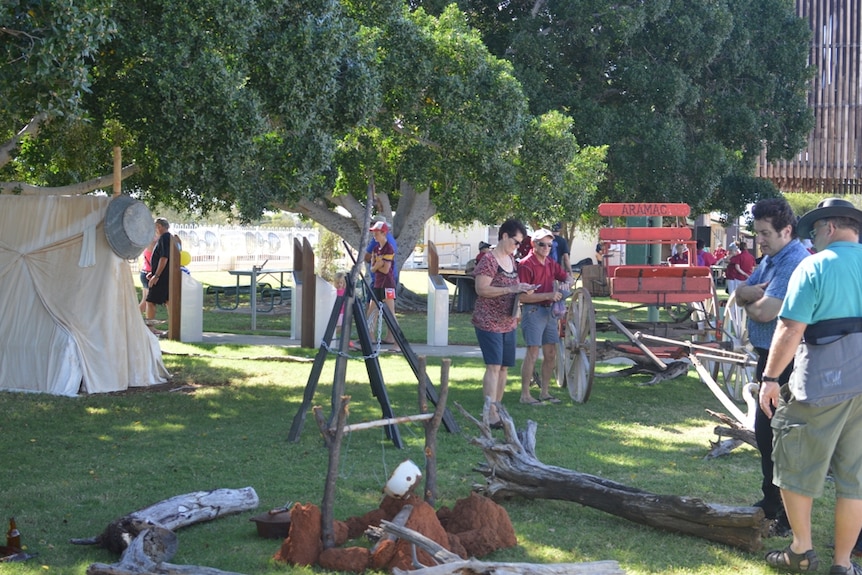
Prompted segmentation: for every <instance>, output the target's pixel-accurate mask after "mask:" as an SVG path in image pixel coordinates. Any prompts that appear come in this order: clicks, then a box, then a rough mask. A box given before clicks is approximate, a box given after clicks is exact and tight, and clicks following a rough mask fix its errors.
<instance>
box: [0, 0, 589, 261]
mask: <svg viewBox="0 0 862 575" xmlns="http://www.w3.org/2000/svg"><path fill="white" fill-rule="evenodd" d="M2 10H3V12H2V14H3V17H4V21H8V22H12V23H14V26H9V27H6V28H3V29H2V31H0V34H1V35H3V37H4V40H9V41H7V42H4V44H3V49H4V50H5V51H6V52H5V53H4V55H5V59H4V61H3V63H2V66H3V69H2V71H3V74H2V80H0V97H2V98H3V102H4V105H3V107H2V109H0V118H2V120H3V124H2V128H0V129H3V130H4V136H5V138H6V143H5V144H4V145H3V147H2V148H0V180H6V183H0V188H2V190H0V191H2V192H3V193H40V192H43V191H45V189H48V191H54V192H56V191H57V190H60V191H62V192H65V193H69V192H75V191H78V192H80V191H91V190H94V189H97V188H104V187H107V184H108V183H109V182H110V179H109V178H105V175H106V174H110V172H111V169H112V157H111V155H110V148H111V147H112V146H120V147H121V148H122V151H123V158H124V161H125V162H126V163H127V166H126V168H125V169H124V177H125V180H124V188H125V189H126V190H127V191H133V192H136V193H138V194H140V195H141V197H143V198H144V199H145V200H147V201H148V202H149V203H151V204H154V205H155V204H158V203H161V204H164V205H165V206H170V207H175V208H177V209H184V210H187V211H190V212H192V213H201V214H205V213H207V212H209V211H212V210H221V211H229V210H230V209H231V208H232V207H234V206H236V207H238V209H239V212H240V214H241V216H242V217H243V218H245V219H251V220H254V219H257V217H258V216H259V215H260V214H261V213H262V212H263V210H264V209H266V208H270V207H280V208H283V209H288V210H292V211H300V212H301V213H303V214H305V215H307V216H309V217H311V218H313V219H315V220H316V221H318V222H320V223H322V224H323V225H324V226H326V227H328V228H329V229H332V230H334V231H336V232H337V233H339V234H341V235H342V236H344V237H346V238H347V239H348V240H349V241H350V242H351V243H352V244H353V245H358V244H359V237H360V235H361V233H362V232H363V231H364V230H363V227H364V226H363V224H362V222H361V221H360V220H361V216H362V214H363V213H364V205H363V202H364V201H365V198H366V190H367V189H368V187H369V185H371V184H373V185H374V188H375V190H376V192H377V193H376V198H377V202H378V205H377V209H378V210H379V211H381V212H383V213H384V214H386V215H388V216H389V217H392V216H393V214H395V218H394V227H395V232H396V235H398V236H401V235H402V234H403V236H404V237H403V240H404V241H402V242H400V243H401V245H402V246H404V247H405V248H407V249H405V250H403V253H402V254H400V255H401V259H402V260H403V257H406V255H407V253H409V249H410V248H411V247H412V245H413V244H414V243H415V241H416V240H417V239H418V238H419V237H420V235H421V230H422V227H423V226H424V223H425V221H426V220H427V219H428V218H429V217H431V216H432V215H435V214H436V215H438V217H440V218H441V219H442V220H443V221H446V222H449V223H454V224H458V223H467V222H472V221H474V220H476V219H478V220H480V221H483V222H487V223H491V222H497V221H499V220H500V219H502V218H504V217H508V216H510V215H519V216H521V217H525V218H526V219H531V218H537V217H544V215H545V214H544V213H538V212H536V210H538V209H539V206H537V205H536V203H535V201H534V199H530V200H528V199H527V198H530V197H532V196H531V195H530V194H527V193H524V192H522V191H521V190H520V189H519V187H520V186H524V185H533V186H535V182H534V181H533V180H538V179H540V176H541V175H540V174H535V173H531V174H526V173H524V170H531V171H532V170H543V171H545V172H546V174H545V177H547V178H548V181H547V182H545V184H544V188H543V189H544V190H546V191H547V190H552V191H553V192H554V193H555V194H556V196H555V198H560V199H561V200H560V201H562V199H566V200H570V199H573V198H577V199H578V200H580V198H581V196H583V195H585V194H590V193H593V192H594V191H595V190H596V185H595V184H596V179H597V178H600V177H602V166H601V164H602V161H603V151H602V150H601V148H598V149H592V148H584V149H583V150H582V149H580V148H579V147H578V146H577V144H576V141H575V140H574V138H573V137H572V135H571V133H570V127H571V121H570V119H566V118H565V117H563V116H561V115H559V114H557V115H556V116H549V117H548V118H543V119H535V120H534V119H532V118H531V117H530V115H529V111H528V107H527V101H526V99H525V96H524V91H523V87H522V85H521V83H520V82H519V81H518V80H517V79H516V78H515V76H514V73H513V70H512V66H511V64H510V63H508V62H506V61H505V60H503V59H499V58H497V57H495V56H493V55H492V54H491V53H489V51H488V49H487V48H486V47H485V45H484V44H483V42H482V41H481V37H480V36H479V34H478V33H477V32H475V31H474V30H473V29H471V28H470V27H469V26H468V25H467V24H466V23H465V19H464V16H463V14H462V13H460V12H459V11H458V10H457V9H456V8H455V7H454V6H453V7H450V8H447V9H445V10H443V11H442V12H440V14H439V15H438V16H430V15H428V14H427V13H426V12H425V11H423V10H421V9H419V10H410V9H409V7H408V6H407V5H405V4H404V3H403V2H402V1H401V0H384V1H382V2H381V1H375V2H368V1H365V0H342V1H338V0H297V1H291V2H286V1H284V0H229V1H226V0H194V1H193V2H179V3H178V2H173V1H171V0H128V1H123V2H108V1H107V0H82V1H76V2H74V3H73V2H71V0H59V1H58V2H54V3H43V2H37V1H36V0H32V1H29V2H28V1H20V2H17V3H16V2H12V3H9V2H7V3H4V5H3V8H2ZM22 86H23V89H22V88H21V87H22ZM549 118H550V119H549ZM542 126H544V127H542ZM562 128H565V129H562ZM525 138H527V139H525ZM546 152H547V153H553V155H552V156H549V157H541V156H540V155H541V154H544V153H546ZM106 180H107V181H106ZM552 181H553V184H554V185H553V186H551V185H549V183H550V182H552ZM552 188H553V189H552ZM579 194H580V195H579ZM512 198H516V200H515V201H513V200H512ZM563 205H565V206H566V207H561V206H563ZM582 205H583V202H581V201H567V202H566V203H565V204H562V203H561V204H560V205H558V206H557V207H556V208H555V209H554V210H553V212H554V215H555V216H557V217H563V216H568V217H569V219H574V218H575V217H577V215H578V210H579V209H580V208H581V206H582ZM338 208H340V210H338ZM541 209H544V210H545V211H546V212H547V208H546V207H542V208H541ZM515 210H530V212H529V213H526V212H524V213H518V212H516V211H515ZM400 239H401V238H400Z"/></svg>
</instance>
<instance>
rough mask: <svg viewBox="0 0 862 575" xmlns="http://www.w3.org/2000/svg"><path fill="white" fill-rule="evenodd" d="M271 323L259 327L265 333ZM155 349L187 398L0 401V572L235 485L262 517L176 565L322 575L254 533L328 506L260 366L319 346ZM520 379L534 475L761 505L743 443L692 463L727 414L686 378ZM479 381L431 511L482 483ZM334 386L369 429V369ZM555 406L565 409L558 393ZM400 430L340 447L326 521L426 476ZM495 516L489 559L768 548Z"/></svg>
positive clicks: (401, 368) (245, 519) (387, 369)
mask: <svg viewBox="0 0 862 575" xmlns="http://www.w3.org/2000/svg"><path fill="white" fill-rule="evenodd" d="M200 275H201V276H202V275H203V274H200ZM199 279H201V278H200V277H199ZM419 279H420V280H421V279H422V276H421V275H420V276H419ZM213 281H217V279H214V280H213ZM596 307H597V309H598V310H599V315H600V318H601V317H602V316H603V315H604V316H606V315H607V313H610V312H613V313H617V314H619V315H621V316H622V317H623V318H624V319H643V316H642V315H641V314H644V313H645V312H643V311H642V310H636V311H629V310H627V309H626V308H627V306H624V305H620V304H617V303H616V302H612V301H610V300H607V299H598V300H596ZM265 315H266V314H260V315H259V316H258V325H259V326H260V325H261V324H262V323H263V322H264V321H265V319H266V318H265V317H264V316H265ZM469 319H470V316H469V314H453V315H452V316H450V342H452V343H467V344H475V338H474V336H473V333H472V328H471V327H470V325H469ZM248 321H249V318H248V316H247V315H246V316H244V317H243V316H241V315H240V314H230V313H217V312H213V311H211V310H205V312H204V322H205V323H204V329H207V330H212V331H217V329H215V328H221V329H225V328H227V329H226V330H227V331H241V330H240V329H234V328H235V327H236V328H239V327H242V325H246V326H247V325H248ZM272 321H273V324H271V325H269V326H268V329H270V330H271V331H272V332H275V333H284V331H285V329H288V328H289V325H288V328H286V327H285V324H284V323H283V322H284V321H285V319H284V318H274V319H273V320H272ZM399 321H400V322H401V323H402V327H403V328H404V330H405V332H406V333H408V340H410V341H414V342H416V341H424V334H425V323H424V316H421V314H405V315H403V316H401V317H399ZM277 322H282V323H277ZM453 333H455V334H458V335H457V338H456V337H451V334H453ZM420 336H421V337H420ZM161 345H162V349H163V351H164V352H165V355H164V361H165V364H166V365H167V367H168V369H169V370H170V371H171V373H172V374H173V377H174V382H175V384H188V388H187V389H185V390H179V391H173V392H168V391H164V390H142V391H132V392H128V393H119V394H104V395H93V396H86V397H79V398H66V397H53V396H45V395H35V394H20V393H0V413H2V414H3V416H2V417H0V437H2V438H3V440H2V442H0V517H8V516H11V515H14V516H15V517H16V518H17V520H18V526H19V528H20V530H21V532H22V541H23V543H24V544H25V545H26V546H27V547H28V550H29V551H30V552H36V553H39V556H38V557H37V558H36V559H34V560H31V561H27V562H23V563H15V564H4V565H3V567H2V568H0V572H2V573H3V575H7V574H8V575H37V574H49V575H50V574H59V575H83V574H84V573H85V571H86V568H87V566H88V565H89V564H91V563H94V562H106V563H112V562H115V561H116V560H117V557H115V556H112V555H111V554H110V553H108V552H107V551H104V550H101V549H97V548H93V547H81V546H73V545H70V544H69V543H68V541H69V539H70V538H79V537H89V536H93V535H96V534H98V533H100V532H101V531H102V530H103V529H104V527H105V526H106V525H107V524H108V523H109V522H111V521H112V520H114V519H116V518H118V517H120V516H122V515H125V514H127V513H129V512H131V511H133V510H135V509H139V508H142V507H145V506H148V505H151V504H153V503H155V502H157V501H160V500H163V499H166V498H168V497H172V496H175V495H178V494H182V493H187V492H192V491H198V490H207V489H215V488H223V487H230V488H241V487H246V486H251V487H253V488H254V489H255V490H256V491H257V493H258V495H259V496H260V500H261V505H260V508H259V509H258V510H257V511H255V512H247V513H242V514H239V515H235V516H229V517H224V518H220V519H218V520H216V521H212V522H209V523H203V524H198V525H194V526H191V527H188V528H185V529H182V530H180V531H179V533H178V537H179V549H178V553H177V555H176V556H175V557H174V559H173V560H172V562H174V563H179V564H189V565H206V566H211V567H215V568H218V569H223V570H227V571H235V572H240V573H246V574H248V575H265V574H267V575H268V574H278V573H290V574H294V573H296V574H310V573H314V572H320V571H319V570H314V569H308V568H295V567H291V566H288V565H283V564H278V563H275V562H274V561H273V560H272V559H271V557H272V555H273V554H274V553H275V552H276V550H277V549H278V546H279V542H278V541H273V540H266V539H261V538H259V537H257V535H256V530H255V526H254V524H253V523H251V522H249V518H250V517H251V516H253V515H255V514H256V513H259V512H260V511H261V510H264V509H269V508H273V507H279V506H281V505H284V504H285V503H286V502H288V501H294V502H303V503H315V504H318V505H319V504H320V502H321V500H322V497H323V489H324V485H323V479H324V477H325V474H326V470H327V457H328V453H327V451H326V449H325V448H324V447H323V446H322V443H321V440H320V437H319V432H318V430H317V429H316V426H315V424H314V419H313V417H312V415H311V414H310V413H309V414H308V416H307V417H306V421H305V425H304V429H303V432H302V434H301V436H300V437H299V441H298V442H296V443H291V442H288V441H287V436H288V432H289V429H290V426H291V423H292V420H293V418H294V416H295V415H296V413H297V410H298V408H299V406H300V403H301V401H302V395H303V392H304V390H305V388H306V385H307V383H308V379H309V374H310V370H311V366H310V364H309V363H302V362H288V361H275V360H273V359H272V358H275V357H279V356H281V357H284V356H287V355H293V356H305V357H308V358H311V357H314V355H315V354H316V350H307V349H306V350H303V349H297V348H284V347H247V346H232V345H231V346H228V345H207V344H183V343H179V342H171V341H162V343H161ZM106 352H109V350H106ZM265 358H266V359H265ZM428 361H429V375H430V377H431V379H432V381H434V382H435V383H436V384H438V385H439V373H440V362H441V360H440V359H439V358H429V360H428ZM334 363H335V362H334V359H332V358H330V359H329V360H328V361H327V363H326V365H325V366H324V369H323V372H322V375H321V377H320V381H319V385H318V387H317V389H316V392H315V395H314V404H315V405H321V406H323V407H324V409H325V411H327V412H328V410H329V405H330V395H331V393H332V382H333V377H334ZM380 365H381V368H382V373H383V375H384V379H385V382H386V386H387V390H388V393H389V397H390V398H391V403H392V406H393V409H394V411H395V413H396V414H399V415H401V414H411V413H415V412H416V403H417V398H416V381H415V378H414V377H413V374H412V372H411V370H410V368H409V366H408V365H407V363H406V362H405V360H404V358H403V357H402V356H387V357H382V358H380ZM598 369H599V371H609V370H612V369H614V368H612V367H610V366H604V365H600V366H598ZM518 371H519V367H518V366H516V368H515V369H513V370H512V371H511V375H510V383H509V388H508V390H507V394H506V397H505V398H504V403H505V404H506V406H507V408H508V409H509V410H510V412H511V414H512V415H513V417H514V419H515V422H516V425H517V426H518V427H523V426H524V424H525V423H526V421H527V420H528V419H532V420H534V421H536V422H537V423H538V432H537V446H536V448H537V456H538V458H539V459H540V460H541V461H542V462H543V463H545V464H548V465H556V466H560V467H563V468H567V469H572V470H576V471H580V472H584V473H590V474H595V475H598V476H601V477H606V478H608V479H611V480H613V481H618V482H621V483H623V484H626V485H630V486H633V487H637V488H640V489H645V490H648V491H652V492H654V493H658V494H670V495H681V496H690V497H699V498H702V499H704V500H706V501H709V502H711V503H719V504H725V505H747V504H750V503H751V502H753V501H755V500H757V499H759V498H760V494H759V485H760V475H759V474H760V464H759V459H758V456H757V454H756V452H755V451H754V450H753V449H751V448H750V447H747V446H744V447H741V448H738V449H737V450H735V451H734V452H733V453H732V454H731V455H729V456H726V457H723V458H720V459H718V460H704V456H705V455H706V453H707V451H708V448H709V441H710V440H712V439H714V438H715V436H714V434H713V428H714V427H715V426H716V421H715V420H713V419H711V418H709V417H708V415H707V414H706V413H705V409H706V408H709V409H713V410H717V411H723V409H722V407H721V405H720V404H719V403H718V401H717V400H716V399H715V398H714V397H713V396H712V395H711V394H710V393H709V391H708V390H707V388H706V387H705V386H704V385H703V384H702V383H700V381H699V380H698V379H697V377H696V376H695V375H694V372H693V371H691V372H690V373H689V375H688V376H687V377H683V378H679V379H676V380H673V381H670V382H664V383H662V384H660V385H657V386H654V387H642V386H638V385H637V383H638V382H642V381H644V379H645V376H644V377H629V378H621V377H611V378H600V379H597V380H596V383H595V386H594V389H593V393H592V395H591V398H590V401H589V402H588V403H587V404H583V405H579V404H572V403H571V402H570V401H569V400H568V399H565V400H564V402H563V403H562V404H561V405H545V406H541V407H533V406H526V405H521V404H519V403H518V402H517V396H518V389H519V385H520V384H519V382H518V381H517V377H516V375H515V374H517V373H518ZM483 372H484V366H483V365H482V363H481V361H479V360H474V359H467V358H459V357H455V358H452V369H451V373H450V382H451V383H450V385H451V390H450V406H453V413H454V414H455V418H456V421H458V423H459V425H461V426H462V429H461V431H460V432H459V433H446V432H445V431H441V434H440V436H439V438H438V506H448V507H450V508H451V507H452V506H453V505H454V503H455V502H456V501H457V500H458V499H460V498H464V497H467V496H468V495H469V493H470V491H471V487H472V486H473V484H475V483H481V482H482V481H483V477H482V476H481V475H480V474H479V473H477V472H475V471H474V470H473V469H474V467H475V466H476V464H477V463H478V462H480V461H482V460H483V459H484V458H483V454H482V452H481V450H480V449H479V448H478V447H475V446H474V445H472V444H471V441H470V440H471V437H473V436H474V434H475V429H473V428H470V427H469V424H468V422H467V421H466V420H465V419H464V418H463V417H461V415H460V414H459V413H458V412H457V411H456V410H454V403H455V402H458V403H460V404H461V405H463V406H464V407H465V408H466V409H467V410H468V411H469V412H470V413H472V414H473V415H475V416H477V417H478V416H479V415H480V413H481V408H482V392H481V379H482V374H483ZM346 390H347V393H348V394H349V395H350V396H351V397H352V399H351V407H350V420H349V421H350V422H351V423H356V422H360V421H366V420H373V419H377V418H378V417H380V407H379V404H378V403H377V400H376V399H375V398H374V397H373V396H372V395H371V390H370V387H369V385H368V374H367V372H366V369H365V365H364V363H363V362H361V361H349V362H348V365H347V374H346ZM555 393H557V395H558V396H560V397H566V394H565V390H557V391H556V392H555ZM399 429H400V432H401V436H402V439H403V440H404V443H405V448H404V449H403V450H398V449H396V448H395V447H394V446H393V445H392V442H391V441H389V440H387V439H386V438H385V436H384V434H383V432H382V430H380V429H376V430H368V431H362V432H356V433H353V434H350V435H348V436H346V437H345V440H344V445H343V448H342V452H341V458H340V461H339V475H338V482H337V494H336V509H335V517H336V518H337V519H346V518H348V517H351V516H355V515H360V514H363V513H365V512H367V511H369V510H371V509H373V508H375V507H377V505H378V504H379V502H380V499H381V488H382V486H383V484H384V483H385V481H386V479H387V477H388V475H389V473H391V472H392V470H393V469H394V468H395V467H396V466H397V464H398V463H399V462H400V461H402V460H403V459H406V458H412V459H413V460H414V461H416V462H417V463H419V464H420V466H422V465H423V463H424V459H423V449H422V446H423V443H424V436H423V432H422V429H421V427H420V426H418V425H401V426H399ZM498 436H499V433H498ZM833 499H834V490H833V489H832V487H831V485H830V486H829V487H827V493H826V496H825V497H824V498H823V499H821V500H819V501H818V502H817V503H816V505H815V516H814V533H815V546H816V547H817V548H818V549H819V550H820V551H821V557H822V558H824V559H826V560H828V557H829V552H828V550H827V549H826V544H827V543H828V542H829V541H831V538H832V536H831V532H832V515H831V513H832V508H833ZM502 505H504V507H505V508H506V510H507V511H508V513H509V515H510V517H511V520H512V522H513V524H514V526H515V531H516V534H517V536H518V546H517V547H515V548H512V549H506V550H501V551H498V552H496V553H495V554H493V555H492V556H490V557H487V558H486V559H487V560H492V561H516V562H537V563H543V562H577V561H596V560H603V559H613V560H616V561H619V562H620V564H621V566H622V567H623V568H624V569H625V570H626V572H627V573H630V574H633V575H640V574H670V575H692V574H695V575H731V574H733V575H736V574H739V573H746V574H753V575H761V574H767V573H773V571H772V570H771V569H770V568H768V567H767V566H766V565H765V563H764V562H763V560H762V553H746V552H742V551H739V550H737V549H733V548H730V547H726V546H723V545H719V544H716V543H712V542H709V541H706V540H704V539H699V538H696V537H691V536H685V535H679V534H673V533H666V532H663V531H658V530H655V529H652V528H649V527H646V526H642V525H638V524H635V523H632V522H629V521H627V520H624V519H621V518H619V517H615V516H612V515H609V514H606V513H603V512H601V511H597V510H594V509H591V508H588V507H583V506H580V505H577V504H575V503H571V502H564V501H550V500H526V499H514V500H510V501H505V502H502ZM786 543H787V540H770V541H767V542H766V545H767V548H773V547H775V548H781V547H783V546H784V545H786ZM351 544H359V545H363V544H365V543H364V542H361V541H360V542H352V543H351Z"/></svg>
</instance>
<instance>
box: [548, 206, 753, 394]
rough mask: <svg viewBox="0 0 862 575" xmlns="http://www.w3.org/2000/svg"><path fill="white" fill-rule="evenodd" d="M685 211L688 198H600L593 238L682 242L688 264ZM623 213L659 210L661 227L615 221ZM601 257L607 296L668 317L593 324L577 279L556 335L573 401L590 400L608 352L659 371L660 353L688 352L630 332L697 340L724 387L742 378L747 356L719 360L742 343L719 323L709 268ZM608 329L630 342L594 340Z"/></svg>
mask: <svg viewBox="0 0 862 575" xmlns="http://www.w3.org/2000/svg"><path fill="white" fill-rule="evenodd" d="M689 213H690V209H689V206H688V205H687V204H675V203H660V204H645V203H613V204H601V205H600V206H599V215H601V216H603V217H608V218H609V225H608V226H607V227H603V228H601V229H600V230H599V240H600V241H601V242H602V243H603V244H605V246H610V247H611V249H612V250H613V251H614V252H619V253H622V252H624V251H625V248H626V247H627V246H631V245H652V246H656V248H654V249H660V248H661V246H663V245H675V246H680V245H684V246H686V248H687V249H688V253H689V260H688V261H689V262H691V261H693V260H694V259H695V258H696V242H695V241H694V239H693V238H692V229H691V228H690V227H688V226H687V225H685V220H684V218H686V217H687V216H688V215H689ZM626 216H661V217H662V218H663V225H662V226H661V227H624V226H623V227H619V226H616V225H615V223H616V222H617V221H618V220H619V219H620V218H623V217H626ZM668 218H673V220H672V222H670V223H671V225H670V226H668V225H667V223H668V221H667V219H668ZM607 260H608V258H605V263H603V264H602V268H601V272H602V273H601V278H600V282H601V285H602V286H603V287H606V288H607V290H608V292H607V293H608V294H609V295H610V297H611V298H612V299H614V300H617V301H619V302H624V303H630V304H634V306H633V307H634V308H638V307H647V306H654V307H655V308H659V309H662V310H665V312H666V313H667V314H668V316H669V317H670V320H669V321H663V322H659V321H654V322H625V321H621V320H619V319H618V318H616V317H614V316H609V318H608V320H609V321H608V322H606V323H605V322H602V323H597V322H596V310H595V306H594V305H593V301H592V297H591V294H590V285H589V284H584V285H582V286H581V287H580V288H577V289H576V290H575V291H574V293H573V295H572V300H571V303H570V304H569V307H568V312H567V314H566V317H565V318H564V321H563V326H562V327H561V331H562V334H563V338H562V341H561V343H560V346H559V353H558V354H557V355H558V365H557V373H558V374H561V376H559V377H558V383H559V385H561V386H565V387H567V388H568V391H569V395H570V396H571V398H572V399H573V400H574V401H577V402H581V403H583V402H585V401H587V400H588V399H589V395H590V391H591V389H592V385H593V380H594V378H595V363H596V362H597V361H600V360H602V359H606V358H608V357H613V356H629V357H631V356H638V357H642V358H645V359H646V360H647V361H649V362H652V363H654V364H655V365H656V367H657V369H658V370H665V369H666V368H667V364H666V363H665V362H664V361H663V359H666V358H674V357H677V358H678V357H681V356H684V355H686V354H687V353H688V350H689V347H688V346H687V345H684V344H683V342H680V345H676V344H675V343H670V344H668V343H661V344H656V343H655V340H653V341H651V342H648V341H645V340H644V339H642V338H640V337H636V333H646V334H649V335H653V336H660V337H662V338H665V339H666V340H670V342H674V340H682V339H686V340H688V342H686V343H691V342H701V343H702V344H703V345H707V346H709V347H712V348H715V350H716V352H715V354H714V357H715V358H716V359H712V361H711V362H710V371H711V372H712V374H713V377H718V376H720V377H723V378H724V379H725V382H726V384H727V385H728V386H730V385H731V382H730V381H729V380H730V379H733V378H741V379H745V377H744V374H745V373H747V371H746V370H745V368H746V362H745V361H742V363H740V362H739V361H738V360H739V357H738V355H737V354H733V358H732V359H733V360H732V361H729V362H724V361H722V360H721V358H722V357H723V356H725V355H727V352H728V351H732V350H733V349H734V348H735V347H737V345H742V343H741V339H742V338H741V337H737V339H736V341H731V340H730V338H728V337H727V334H725V332H724V331H723V329H722V321H723V320H724V316H722V315H721V308H720V307H719V300H718V296H717V293H716V288H715V283H714V281H713V276H712V271H711V270H710V268H709V267H708V266H697V265H692V264H691V263H684V264H679V265H671V264H664V263H663V264H654V265H628V264H621V265H616V266H612V265H608V264H607ZM729 319H731V320H732V319H734V318H733V317H730V318H729ZM614 330H616V331H619V332H620V333H622V334H624V335H625V336H626V337H627V338H628V340H629V342H628V343H626V342H611V341H605V342H603V343H602V344H601V345H599V344H598V343H597V341H596V333H597V332H599V331H614ZM732 331H733V333H734V334H735V335H739V334H738V332H739V331H740V329H739V327H738V325H736V324H735V325H734V326H733V330H732ZM740 366H741V367H740ZM744 383H745V381H740V382H739V384H738V385H739V386H741V385H743V384H744ZM733 385H737V383H735V382H734V383H733ZM728 389H730V387H728ZM731 395H734V393H731Z"/></svg>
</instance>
